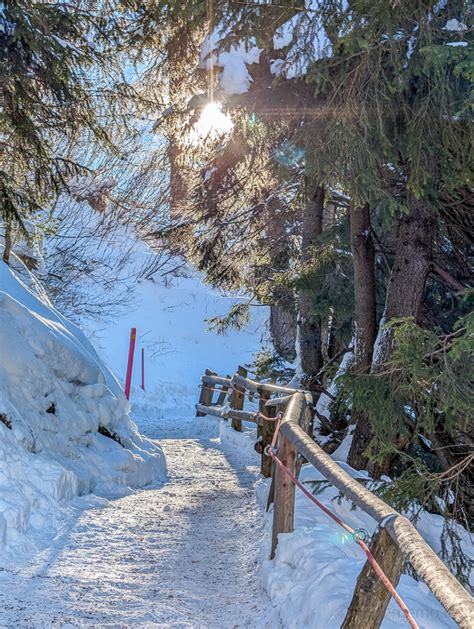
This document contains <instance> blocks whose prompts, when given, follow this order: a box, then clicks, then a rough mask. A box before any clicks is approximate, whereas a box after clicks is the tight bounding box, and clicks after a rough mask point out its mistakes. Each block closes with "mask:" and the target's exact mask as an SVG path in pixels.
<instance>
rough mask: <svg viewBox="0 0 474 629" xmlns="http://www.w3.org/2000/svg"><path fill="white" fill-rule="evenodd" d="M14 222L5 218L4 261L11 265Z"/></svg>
mask: <svg viewBox="0 0 474 629" xmlns="http://www.w3.org/2000/svg"><path fill="white" fill-rule="evenodd" d="M12 245H13V241H12V221H11V218H5V242H4V247H3V261H4V262H6V263H7V264H9V263H10V253H11V250H12Z"/></svg>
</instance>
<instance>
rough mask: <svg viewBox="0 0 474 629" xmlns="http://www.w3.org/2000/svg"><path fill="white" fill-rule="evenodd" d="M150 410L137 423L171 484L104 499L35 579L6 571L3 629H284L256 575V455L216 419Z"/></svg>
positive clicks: (29, 573)
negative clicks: (158, 447)
mask: <svg viewBox="0 0 474 629" xmlns="http://www.w3.org/2000/svg"><path fill="white" fill-rule="evenodd" d="M148 402H149V403H148V405H147V406H143V404H142V402H139V403H138V404H137V406H136V408H135V416H136V417H137V422H138V425H139V426H140V428H141V429H142V430H143V431H146V432H147V433H148V435H149V436H150V437H154V438H155V437H159V438H160V443H161V444H162V446H163V449H164V451H165V454H166V459H167V462H168V466H169V479H168V482H167V483H165V484H162V485H157V486H155V487H151V488H149V489H146V490H139V491H136V492H135V493H133V494H130V495H127V496H125V497H123V498H120V499H118V500H110V501H109V500H101V501H99V500H97V499H96V500H95V502H91V504H90V507H89V509H88V510H85V511H82V512H79V515H78V517H77V518H76V519H75V520H73V521H72V522H71V528H70V530H69V531H68V532H66V533H65V534H64V535H62V536H60V537H58V538H56V539H55V540H54V543H53V544H52V546H51V548H50V549H49V552H48V553H44V554H43V555H38V556H37V557H36V561H35V562H34V564H31V565H30V567H29V569H28V570H23V571H17V572H11V571H8V572H7V571H4V572H0V608H1V609H2V611H1V612H0V626H1V627H12V626H20V627H33V628H36V627H67V628H69V627H146V628H155V627H179V628H190V627H203V628H204V627H206V628H207V627H209V628H216V629H222V628H227V627H229V628H230V627H235V628H238V627H255V628H257V627H262V628H263V627H268V628H271V627H278V626H279V625H280V623H279V617H278V610H277V609H276V608H274V606H272V605H271V603H270V601H269V599H268V597H267V595H266V593H265V591H264V589H263V585H262V580H261V575H260V561H259V547H260V544H261V540H262V535H263V527H264V519H263V516H262V513H261V512H260V509H259V508H258V505H257V503H256V498H255V492H254V488H253V485H254V482H255V478H256V475H257V472H258V468H257V467H256V463H257V458H256V456H255V452H253V453H246V452H245V451H243V452H242V451H240V450H238V449H237V450H236V448H235V447H234V446H233V445H231V444H221V443H220V440H219V438H218V437H217V435H218V430H219V428H218V426H219V423H218V421H216V420H210V419H207V418H195V417H191V412H192V411H191V409H188V415H187V416H185V417H173V418H171V419H170V418H163V417H157V416H153V415H152V414H151V413H150V408H151V407H150V404H151V400H149V401H148ZM144 411H145V413H146V416H145V417H140V416H138V414H139V413H141V412H144Z"/></svg>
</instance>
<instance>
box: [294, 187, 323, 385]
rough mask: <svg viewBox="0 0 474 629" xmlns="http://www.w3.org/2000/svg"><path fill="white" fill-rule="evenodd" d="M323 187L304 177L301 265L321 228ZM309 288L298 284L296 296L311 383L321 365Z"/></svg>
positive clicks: (318, 327) (303, 363) (318, 329)
mask: <svg viewBox="0 0 474 629" xmlns="http://www.w3.org/2000/svg"><path fill="white" fill-rule="evenodd" d="M323 210H324V188H323V187H322V186H319V185H312V184H311V183H310V182H309V180H308V178H306V203H305V207H304V209H303V221H302V222H303V225H302V230H303V234H302V242H301V259H302V262H303V266H304V265H305V263H307V262H308V261H309V260H310V259H311V257H312V255H313V254H314V248H315V247H316V245H317V244H318V239H319V237H320V236H321V234H322V231H323ZM313 299H314V295H313V291H312V290H311V288H310V287H305V288H302V289H301V290H300V291H299V296H298V310H299V320H298V326H299V352H300V359H301V369H302V372H303V376H304V378H305V379H306V380H307V381H308V383H311V381H312V380H313V379H314V378H315V377H316V374H317V373H318V372H319V370H320V369H321V367H322V353H321V321H320V320H319V317H316V316H314V315H313V313H312V310H313Z"/></svg>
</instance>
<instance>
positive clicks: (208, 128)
mask: <svg viewBox="0 0 474 629" xmlns="http://www.w3.org/2000/svg"><path fill="white" fill-rule="evenodd" d="M233 126H234V123H233V122H232V120H231V118H230V116H228V115H227V114H226V113H224V112H223V111H222V108H221V106H220V105H219V103H208V104H207V105H206V106H205V107H204V109H203V110H202V113H201V117H200V118H199V120H198V121H197V123H196V124H195V125H194V129H193V130H192V132H191V133H190V135H189V140H190V141H191V142H192V143H196V142H199V141H202V140H206V139H212V140H215V139H217V138H219V137H221V136H223V135H226V134H227V133H229V132H230V131H231V130H232V127H233Z"/></svg>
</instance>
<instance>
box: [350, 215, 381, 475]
mask: <svg viewBox="0 0 474 629" xmlns="http://www.w3.org/2000/svg"><path fill="white" fill-rule="evenodd" d="M350 230H351V248H352V259H353V265H354V304H355V307H354V327H355V330H354V362H353V369H354V370H355V371H356V372H359V373H365V372H367V371H368V370H369V368H370V362H371V358H372V350H373V347H374V343H375V335H376V314H375V248H374V242H373V239H372V232H371V225H370V209H369V206H368V205H363V206H359V207H358V206H354V207H352V208H351V210H350ZM352 423H353V424H355V425H356V429H355V433H354V436H353V438H352V443H351V448H350V450H349V455H348V459H347V460H348V463H349V465H351V466H352V467H354V468H355V469H361V468H362V467H364V466H365V465H366V463H367V459H366V457H365V454H364V452H365V450H366V448H367V443H366V435H371V433H372V431H371V426H370V423H369V422H368V417H367V415H366V414H365V413H364V412H363V411H362V410H361V409H360V408H356V407H354V408H353V409H352Z"/></svg>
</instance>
